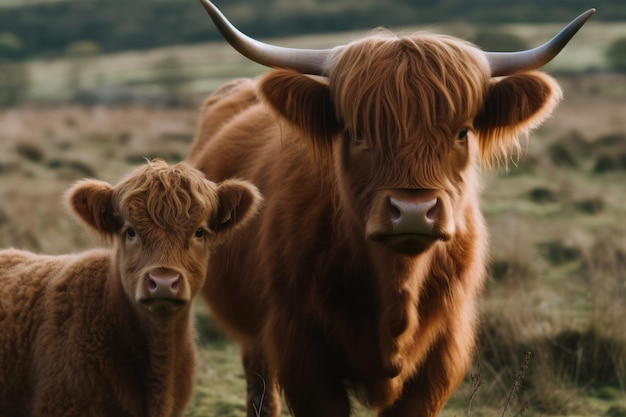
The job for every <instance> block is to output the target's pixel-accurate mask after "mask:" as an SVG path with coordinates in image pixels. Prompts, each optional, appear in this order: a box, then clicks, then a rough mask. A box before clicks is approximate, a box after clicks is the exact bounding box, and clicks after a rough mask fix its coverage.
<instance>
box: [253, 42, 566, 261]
mask: <svg viewBox="0 0 626 417" xmlns="http://www.w3.org/2000/svg"><path fill="white" fill-rule="evenodd" d="M332 67H333V72H332V73H331V74H330V76H329V78H328V79H327V80H326V79H321V80H320V79H314V78H312V77H308V76H304V75H300V74H297V73H293V72H288V71H274V72H272V73H270V74H269V75H267V76H265V77H264V78H263V79H262V81H261V86H260V90H261V92H262V94H263V96H264V97H265V98H266V100H267V101H268V102H269V104H270V105H271V106H272V107H274V108H275V109H276V110H277V111H278V112H279V113H280V114H281V115H282V116H284V117H285V118H286V119H288V120H289V121H291V122H292V124H293V125H294V126H295V127H296V128H297V129H299V130H301V131H304V132H305V133H306V136H307V137H310V138H311V140H312V141H313V145H314V147H315V149H316V152H317V154H318V155H321V157H323V158H326V157H331V158H333V159H334V169H335V170H336V174H337V178H338V180H339V184H338V186H339V190H340V195H341V198H342V207H343V208H344V209H346V210H348V211H349V212H350V214H351V215H352V216H353V217H354V218H355V219H357V222H359V224H360V226H361V228H362V230H363V233H364V238H365V239H367V240H369V241H372V242H377V243H380V244H382V245H385V246H386V247H387V248H389V249H392V250H394V251H397V252H399V253H402V254H406V255H415V254H418V253H420V252H423V251H424V250H426V249H428V248H429V247H431V246H432V245H433V244H435V243H436V242H439V241H450V240H452V239H454V237H455V235H456V233H458V232H459V230H460V229H459V228H461V229H463V228H465V227H466V225H464V218H465V216H466V213H467V209H468V207H469V206H468V204H473V205H474V206H475V204H476V201H472V200H475V198H476V197H477V191H478V188H479V185H478V178H477V177H478V175H477V165H478V163H479V162H480V161H481V160H482V161H484V162H485V163H487V164H488V163H489V162H490V161H492V160H494V159H498V158H502V157H504V158H506V157H507V150H508V149H510V148H511V147H513V148H515V147H516V146H518V142H517V136H518V133H519V132H520V131H521V130H524V129H527V128H529V127H531V124H533V123H536V122H537V121H539V120H541V119H543V118H544V117H545V116H546V115H547V114H548V113H549V112H550V111H551V110H552V108H553V107H554V105H555V103H556V101H557V100H558V98H559V97H560V90H559V88H558V86H557V85H556V83H555V82H554V81H553V80H552V79H551V78H549V77H548V76H546V75H543V74H539V73H525V74H519V75H514V76H511V77H507V78H504V79H491V76H490V72H489V67H488V64H487V62H486V61H485V58H484V55H483V54H482V53H481V52H480V51H479V50H478V49H476V48H475V47H474V46H472V45H470V44H468V43H465V42H463V41H460V40H458V39H454V38H450V37H445V36H435V35H417V36H415V37H411V38H396V37H394V36H391V35H389V34H379V35H375V36H372V37H370V38H366V39H365V40H363V41H360V42H357V43H354V44H352V45H349V46H348V47H346V48H345V49H344V50H342V53H341V55H340V56H339V57H338V58H337V59H336V62H334V63H333V65H332Z"/></svg>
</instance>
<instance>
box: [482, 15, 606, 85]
mask: <svg viewBox="0 0 626 417" xmlns="http://www.w3.org/2000/svg"><path fill="white" fill-rule="evenodd" d="M595 12H596V9H589V10H587V11H586V12H585V13H583V14H581V15H580V16H578V17H577V18H576V19H574V20H572V21H571V23H570V24H569V25H567V26H565V28H563V30H561V31H560V32H559V33H557V34H556V36H555V37H554V38H552V39H550V40H549V41H548V42H546V43H544V44H543V45H541V46H538V47H536V48H534V49H529V50H527V51H520V52H485V54H486V55H487V60H488V61H489V68H490V69H491V75H492V76H493V77H498V76H503V75H511V74H514V73H516V72H521V71H528V70H533V69H537V68H540V67H542V66H544V65H545V64H547V63H548V62H550V61H551V60H552V59H553V58H554V57H555V56H556V55H557V54H558V53H559V52H561V49H563V48H564V47H565V45H567V43H568V42H569V40H570V39H572V37H573V36H574V35H575V34H576V32H578V30H579V29H580V28H581V27H582V26H583V25H584V24H585V22H586V21H587V20H589V18H590V17H591V16H592V15H593V14H594V13H595Z"/></svg>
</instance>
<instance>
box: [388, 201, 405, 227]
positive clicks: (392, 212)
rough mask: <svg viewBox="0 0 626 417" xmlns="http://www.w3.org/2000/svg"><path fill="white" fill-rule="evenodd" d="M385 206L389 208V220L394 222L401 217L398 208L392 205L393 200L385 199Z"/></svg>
mask: <svg viewBox="0 0 626 417" xmlns="http://www.w3.org/2000/svg"><path fill="white" fill-rule="evenodd" d="M387 206H388V208H389V218H390V219H391V220H392V221H396V220H398V219H400V217H401V216H402V212H401V211H400V209H399V208H398V207H396V206H395V205H394V204H393V198H388V199H387Z"/></svg>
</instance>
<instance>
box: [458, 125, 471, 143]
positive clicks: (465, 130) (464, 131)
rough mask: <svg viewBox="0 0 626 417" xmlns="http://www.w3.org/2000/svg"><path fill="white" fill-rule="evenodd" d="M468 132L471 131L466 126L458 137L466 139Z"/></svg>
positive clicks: (462, 139)
mask: <svg viewBox="0 0 626 417" xmlns="http://www.w3.org/2000/svg"><path fill="white" fill-rule="evenodd" d="M468 133H469V129H468V128H466V127H464V128H463V129H461V130H460V131H459V135H458V136H457V139H458V140H460V141H464V140H465V139H467V134H468Z"/></svg>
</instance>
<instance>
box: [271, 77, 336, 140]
mask: <svg viewBox="0 0 626 417" xmlns="http://www.w3.org/2000/svg"><path fill="white" fill-rule="evenodd" d="M259 93H260V95H261V97H263V98H264V100H265V102H266V103H268V104H269V105H270V106H271V107H272V108H273V109H274V110H275V111H276V112H277V113H278V114H279V115H280V116H281V117H283V118H284V119H285V120H287V121H288V122H290V123H291V125H292V126H293V127H294V128H295V129H296V130H298V131H300V132H301V133H303V134H304V135H305V136H307V137H310V138H312V139H313V145H314V146H315V147H316V149H317V150H320V149H323V148H324V147H325V146H330V145H331V139H332V137H333V136H335V135H336V134H337V133H338V132H339V130H340V126H339V123H338V122H337V119H336V117H335V110H334V107H333V104H332V100H331V96H330V89H329V88H328V82H327V81H326V79H322V78H319V77H317V78H314V77H312V76H309V75H304V74H300V73H298V72H295V71H290V70H282V69H277V70H274V71H270V72H269V73H267V74H266V75H265V76H263V77H262V78H261V79H260V82H259Z"/></svg>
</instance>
